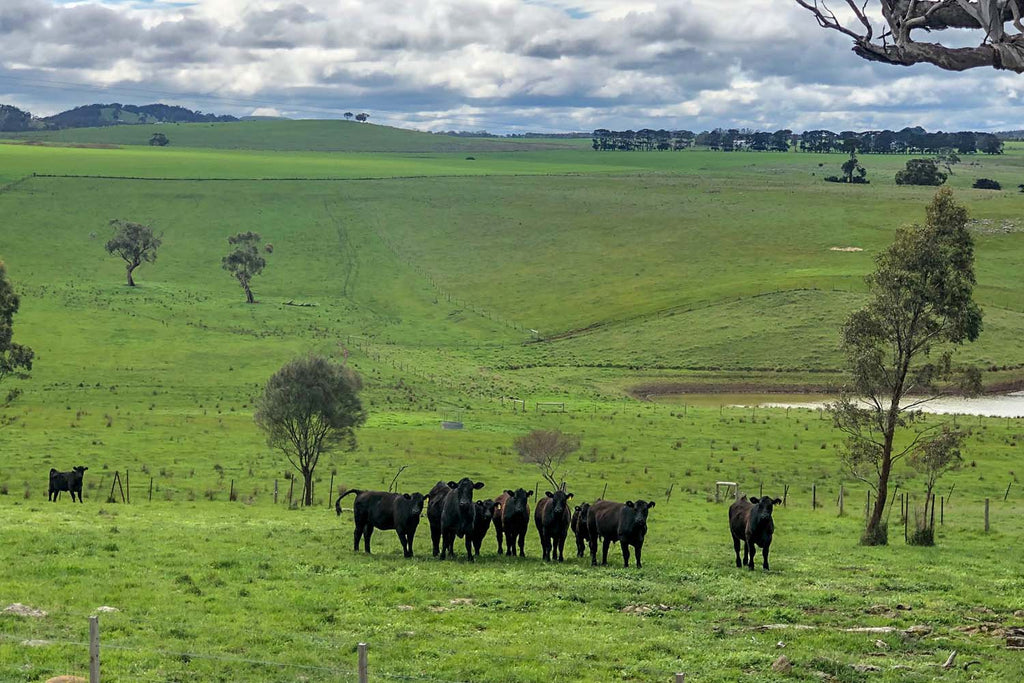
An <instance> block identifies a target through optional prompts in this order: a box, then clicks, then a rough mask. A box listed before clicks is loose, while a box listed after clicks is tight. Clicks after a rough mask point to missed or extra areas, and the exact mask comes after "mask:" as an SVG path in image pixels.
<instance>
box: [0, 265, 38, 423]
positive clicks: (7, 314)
mask: <svg viewBox="0 0 1024 683" xmlns="http://www.w3.org/2000/svg"><path fill="white" fill-rule="evenodd" d="M20 304H21V300H20V299H19V297H18V295H17V294H16V293H15V292H14V285H12V284H11V281H10V280H9V279H8V278H7V268H6V267H5V266H4V264H3V261H0V382H3V381H4V380H5V379H7V378H8V377H10V376H15V377H23V378H24V377H26V376H27V375H28V372H29V370H31V369H32V359H33V357H34V356H35V354H34V353H33V351H32V349H30V348H29V347H27V346H23V345H21V344H18V343H16V342H15V341H14V314H15V313H17V312H18V307H19V306H20ZM18 393H19V392H17V391H11V392H10V393H8V394H7V395H6V398H5V397H0V407H4V406H6V405H8V404H10V402H11V401H13V400H14V398H15V397H17V395H18ZM6 423H7V421H6V420H2V419H0V426H2V425H3V424H6Z"/></svg>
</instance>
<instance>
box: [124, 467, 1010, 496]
mask: <svg viewBox="0 0 1024 683" xmlns="http://www.w3.org/2000/svg"><path fill="white" fill-rule="evenodd" d="M124 490H125V491H126V492H127V493H128V500H127V501H126V502H128V503H131V502H132V482H131V480H130V479H129V478H128V468H127V467H126V468H125V470H124ZM1007 492H1009V489H1007Z"/></svg>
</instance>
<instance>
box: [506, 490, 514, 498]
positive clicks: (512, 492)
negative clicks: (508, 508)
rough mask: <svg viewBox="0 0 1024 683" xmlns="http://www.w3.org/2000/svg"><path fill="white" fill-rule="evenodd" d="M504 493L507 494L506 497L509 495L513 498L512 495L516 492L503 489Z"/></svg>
mask: <svg viewBox="0 0 1024 683" xmlns="http://www.w3.org/2000/svg"><path fill="white" fill-rule="evenodd" d="M505 493H507V494H508V495H510V496H514V495H516V492H515V491H513V490H512V489H505Z"/></svg>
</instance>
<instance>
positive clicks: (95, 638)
mask: <svg viewBox="0 0 1024 683" xmlns="http://www.w3.org/2000/svg"><path fill="white" fill-rule="evenodd" d="M89 683H100V618H99V617H89Z"/></svg>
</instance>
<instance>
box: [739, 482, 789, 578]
mask: <svg viewBox="0 0 1024 683" xmlns="http://www.w3.org/2000/svg"><path fill="white" fill-rule="evenodd" d="M780 503H782V499H781V498H769V497H767V496H762V497H760V498H757V497H751V499H750V500H749V501H748V500H747V497H746V496H743V497H742V498H740V499H739V500H737V501H736V502H735V503H733V504H732V505H730V506H729V529H730V530H731V531H732V545H733V548H734V549H735V551H736V566H737V567H742V566H743V565H747V566H748V567H750V569H751V571H753V569H754V555H755V554H757V547H756V546H761V558H762V561H763V563H762V565H763V567H764V570H765V571H768V548H769V547H770V546H771V544H772V534H774V533H775V522H774V521H773V520H772V509H773V508H774V507H775V506H776V505H779V504H780ZM741 540H742V541H743V563H742V564H741V563H740V541H741Z"/></svg>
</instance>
